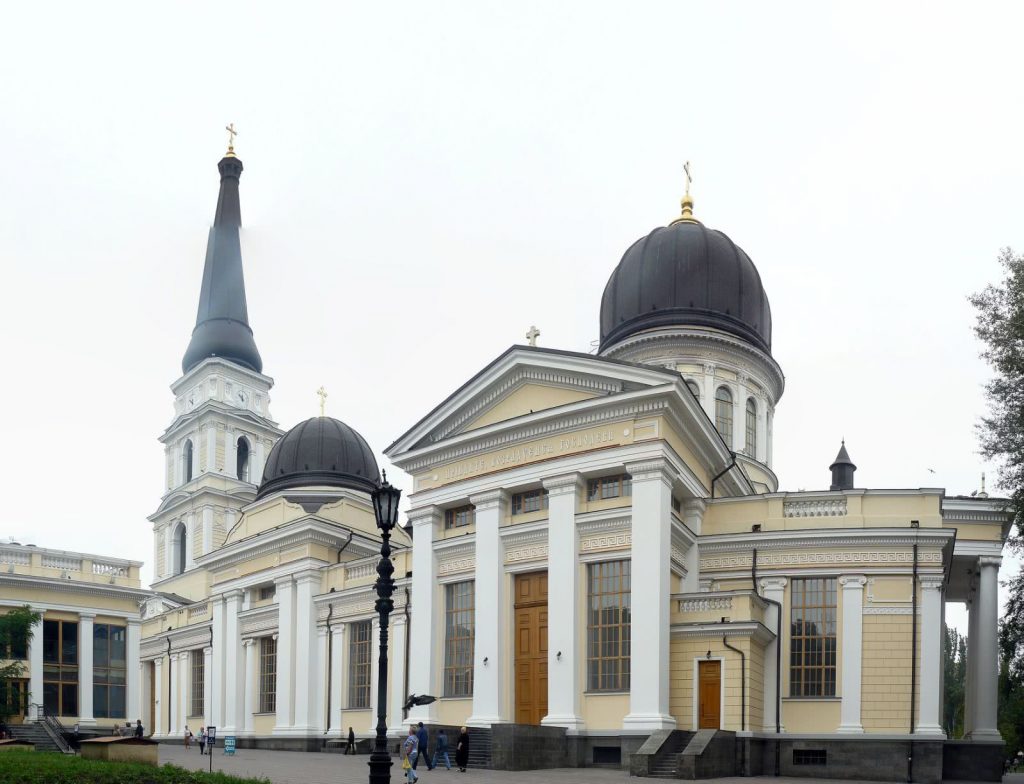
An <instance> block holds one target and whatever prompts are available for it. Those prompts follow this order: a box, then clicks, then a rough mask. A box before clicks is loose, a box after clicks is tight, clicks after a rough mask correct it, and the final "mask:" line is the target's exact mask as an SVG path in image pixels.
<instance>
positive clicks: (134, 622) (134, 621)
mask: <svg viewBox="0 0 1024 784" xmlns="http://www.w3.org/2000/svg"><path fill="white" fill-rule="evenodd" d="M125 623H126V625H127V626H128V627H129V628H131V627H133V626H135V627H138V626H141V625H142V621H140V620H139V619H138V618H126V619H125Z"/></svg>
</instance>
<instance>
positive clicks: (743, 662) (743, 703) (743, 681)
mask: <svg viewBox="0 0 1024 784" xmlns="http://www.w3.org/2000/svg"><path fill="white" fill-rule="evenodd" d="M722 623H725V618H722ZM722 645H724V646H725V647H726V648H728V649H729V650H730V651H735V652H736V653H738V654H739V655H740V732H746V730H747V655H746V654H745V653H743V651H741V650H740V649H739V648H736V647H734V646H732V645H730V644H729V638H728V637H726V636H725V635H724V634H723V635H722ZM745 758H746V754H745V750H744V747H743V746H742V745H741V746H740V775H741V776H743V775H746V771H745V768H746V765H745V764H744V759H745Z"/></svg>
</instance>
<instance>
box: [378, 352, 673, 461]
mask: <svg viewBox="0 0 1024 784" xmlns="http://www.w3.org/2000/svg"><path fill="white" fill-rule="evenodd" d="M673 377H674V376H673V374H671V373H669V372H668V371H665V370H663V369H661V368H653V367H642V366H638V365H634V364H632V363H627V362H618V361H616V360H608V359H605V358H602V357H595V356H592V355H590V354H579V353H576V352H570V351H556V350H552V349H537V348H532V347H527V346H513V347H512V348H511V349H509V350H508V351H506V352H505V353H504V354H502V355H501V356H500V357H498V358H497V359H496V360H495V361H494V362H492V363H491V364H489V365H488V366H487V367H486V368H484V369H483V370H482V371H480V372H479V373H478V374H477V375H476V376H474V377H473V378H471V379H470V380H469V381H468V382H466V383H465V384H464V385H463V386H462V387H461V388H460V389H458V390H457V391H456V392H455V393H453V394H452V395H451V396H450V397H449V398H448V399H447V400H445V401H444V402H443V403H441V405H439V406H438V407H437V408H435V409H434V410H433V411H431V412H430V413H429V414H428V415H427V416H426V417H424V418H423V419H422V420H420V422H418V423H417V424H416V425H415V426H414V427H413V428H412V429H411V430H410V431H409V432H407V433H406V434H405V435H404V436H402V437H401V438H400V439H398V440H397V441H396V442H395V443H394V444H392V445H391V446H390V447H388V449H387V450H386V452H385V453H386V454H388V455H389V456H392V457H394V456H397V455H399V454H402V453H404V452H407V451H410V450H414V449H418V448H420V447H424V446H429V445H432V444H437V443H439V442H441V441H445V440H447V439H450V438H453V437H455V436H458V435H461V434H463V433H468V432H470V431H473V430H479V429H482V428H487V427H491V426H494V425H498V424H500V423H502V422H509V421H512V420H516V419H519V418H521V417H525V416H530V415H531V414H536V413H539V412H542V411H548V410H551V409H556V408H562V407H567V406H572V405H575V404H580V403H584V402H585V401H587V400H591V399H593V398H598V397H607V396H609V395H616V394H619V393H623V392H631V391H635V390H638V389H643V388H646V387H651V386H656V385H659V384H664V383H666V381H667V380H669V379H670V378H673Z"/></svg>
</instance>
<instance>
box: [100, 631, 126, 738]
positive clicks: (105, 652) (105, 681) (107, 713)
mask: <svg viewBox="0 0 1024 784" xmlns="http://www.w3.org/2000/svg"><path fill="white" fill-rule="evenodd" d="M127 634H128V631H127V629H125V627H124V626H111V625H110V624H107V623H97V624H95V625H94V626H93V627H92V715H93V716H95V717H96V718H97V719H125V718H128V717H127V715H126V712H125V689H126V684H127V682H128V680H127V678H128V660H127Z"/></svg>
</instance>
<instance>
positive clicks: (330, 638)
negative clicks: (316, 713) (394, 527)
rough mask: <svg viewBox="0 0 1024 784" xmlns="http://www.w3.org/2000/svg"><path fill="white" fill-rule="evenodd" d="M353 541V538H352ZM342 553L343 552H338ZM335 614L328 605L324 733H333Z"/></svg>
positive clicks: (330, 605)
mask: <svg viewBox="0 0 1024 784" xmlns="http://www.w3.org/2000/svg"><path fill="white" fill-rule="evenodd" d="M350 541H351V540H350ZM338 555H341V552H340V551H339V552H338ZM332 615H334V605H333V604H328V605H327V722H326V724H325V726H326V727H327V729H326V730H324V735H330V734H331V676H332V675H333V674H334V673H333V672H332V668H331V659H332V658H333V657H334V635H332V634H331V616H332Z"/></svg>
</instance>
